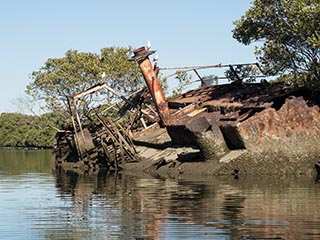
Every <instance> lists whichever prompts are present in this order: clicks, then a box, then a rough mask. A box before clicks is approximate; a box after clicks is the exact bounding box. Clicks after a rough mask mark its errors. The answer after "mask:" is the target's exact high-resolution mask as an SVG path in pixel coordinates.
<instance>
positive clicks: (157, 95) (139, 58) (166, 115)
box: [130, 47, 170, 126]
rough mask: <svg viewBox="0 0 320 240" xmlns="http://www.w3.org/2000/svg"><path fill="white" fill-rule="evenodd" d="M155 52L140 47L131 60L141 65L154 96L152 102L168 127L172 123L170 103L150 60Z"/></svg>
mask: <svg viewBox="0 0 320 240" xmlns="http://www.w3.org/2000/svg"><path fill="white" fill-rule="evenodd" d="M154 52H155V51H149V50H147V49H145V47H140V48H138V49H136V50H134V51H133V53H134V56H133V57H132V58H131V59H130V60H134V61H136V62H137V63H138V64H139V67H140V70H141V72H142V74H143V76H144V79H145V81H146V83H147V86H148V89H149V92H150V94H151V96H152V100H153V102H154V104H155V106H156V109H157V111H158V113H159V116H160V119H161V122H162V124H163V125H164V126H166V125H169V123H170V112H169V107H168V103H167V101H166V98H165V96H164V94H163V91H162V88H161V85H160V83H159V80H158V78H157V74H156V72H155V70H154V69H153V67H152V64H151V62H150V60H149V55H151V54H153V53H154Z"/></svg>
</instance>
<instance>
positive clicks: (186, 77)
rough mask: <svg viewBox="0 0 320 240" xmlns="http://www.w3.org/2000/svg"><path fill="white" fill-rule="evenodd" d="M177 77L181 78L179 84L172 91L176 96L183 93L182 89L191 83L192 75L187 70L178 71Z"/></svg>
mask: <svg viewBox="0 0 320 240" xmlns="http://www.w3.org/2000/svg"><path fill="white" fill-rule="evenodd" d="M175 74H176V76H175V78H176V79H178V80H179V83H178V86H177V87H176V88H175V89H174V90H173V91H172V95H173V96H176V95H179V94H181V93H182V91H183V90H184V89H185V88H186V87H187V86H188V85H189V84H190V83H191V78H192V76H191V75H190V74H188V73H187V72H186V71H180V70H178V71H176V73H175Z"/></svg>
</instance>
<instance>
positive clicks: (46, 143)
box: [0, 113, 61, 147]
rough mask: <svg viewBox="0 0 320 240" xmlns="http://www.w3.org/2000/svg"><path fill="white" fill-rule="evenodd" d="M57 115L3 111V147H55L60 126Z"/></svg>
mask: <svg viewBox="0 0 320 240" xmlns="http://www.w3.org/2000/svg"><path fill="white" fill-rule="evenodd" d="M60 123H61V122H59V120H58V118H57V116H56V115H54V114H53V113H46V114H43V115H41V116H34V115H24V114H20V113H1V115H0V146H1V147H53V144H54V137H55V134H56V130H55V129H54V128H53V127H54V126H59V124H60Z"/></svg>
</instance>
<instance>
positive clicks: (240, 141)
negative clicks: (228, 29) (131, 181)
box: [56, 47, 320, 175]
mask: <svg viewBox="0 0 320 240" xmlns="http://www.w3.org/2000/svg"><path fill="white" fill-rule="evenodd" d="M152 53H154V52H153V51H149V50H146V49H145V48H144V47H142V48H139V49H137V50H135V52H134V56H133V57H132V59H131V60H134V61H137V63H138V64H139V66H140V69H141V71H142V73H143V76H144V78H145V80H146V83H147V86H148V89H149V93H150V94H151V96H152V100H153V102H154V105H155V108H156V111H157V113H158V117H159V121H157V122H155V123H154V124H152V125H149V126H145V129H143V130H140V131H137V132H134V133H133V136H132V137H129V136H128V134H127V133H126V131H124V130H122V129H121V127H120V126H117V124H116V123H114V122H113V121H112V120H111V118H108V117H102V116H101V115H99V114H98V115H97V116H98V124H96V125H94V127H91V128H83V129H82V125H81V123H80V120H79V117H77V115H76V114H75V117H73V118H72V119H73V120H72V122H73V123H74V124H73V125H74V129H76V131H75V134H71V135H70V136H69V137H67V138H66V137H65V135H64V134H63V136H62V137H61V140H62V139H64V141H67V140H66V139H69V140H68V142H69V146H71V147H70V148H68V149H67V148H63V147H60V146H62V145H61V144H60V145H58V148H57V149H56V150H57V161H58V162H60V163H67V162H77V163H79V156H80V160H81V159H82V162H83V163H84V165H88V166H89V168H90V166H94V165H97V164H98V163H99V164H100V165H101V164H102V165H103V164H105V165H107V166H108V167H107V168H109V169H110V167H112V168H116V167H117V166H119V163H121V167H122V168H123V167H124V168H126V169H140V170H145V171H146V170H148V171H157V172H161V171H165V172H167V173H168V172H170V173H176V174H181V173H186V174H188V173H189V174H192V173H195V174H199V173H202V174H214V175H219V174H241V173H248V174H251V173H252V174H264V173H265V174H272V173H278V174H287V173H305V172H306V171H308V172H311V171H312V169H313V166H314V164H315V163H316V162H317V160H318V159H317V158H318V156H319V155H320V146H319V144H318V143H319V140H320V112H319V99H317V98H316V97H315V96H316V95H314V94H311V92H309V91H307V90H305V89H302V88H297V87H289V86H287V85H285V84H283V83H275V84H270V85H269V84H268V82H261V83H244V82H242V80H241V79H238V80H237V81H235V82H233V83H231V84H223V85H215V86H203V87H201V88H198V89H195V90H191V91H188V92H186V93H184V94H182V95H180V96H177V97H175V98H173V99H171V100H170V101H167V100H166V99H165V97H164V94H163V92H162V89H161V86H160V84H159V82H158V79H157V71H158V69H157V67H156V66H152V64H151V62H150V60H149V55H150V54H152ZM204 85H205V84H204ZM90 91H91V90H89V92H90ZM81 94H82V93H81ZM81 94H80V95H81ZM145 96H146V93H145V92H140V94H138V95H137V96H136V97H135V102H136V104H135V107H136V112H138V111H139V110H141V109H140V108H139V106H141V102H142V101H143V100H144V98H145ZM74 97H76V96H73V98H74ZM126 102H127V105H128V104H129V105H130V104H132V101H131V100H126ZM139 104H140V105H139ZM134 116H137V114H134ZM133 120H134V119H132V121H133ZM74 139H75V140H74ZM131 139H132V140H131ZM59 142H60V143H61V141H60V140H59V135H58V144H59ZM133 143H134V144H133ZM62 149H65V150H63V151H64V154H63V151H62ZM70 149H73V153H76V154H71V155H72V156H77V158H71V157H70V156H71V155H70V153H71V152H72V151H70ZM75 150H77V152H74V151H75ZM66 153H68V154H66ZM62 156H64V157H62ZM130 162H132V163H130ZM125 163H128V164H125ZM129 163H130V164H129ZM169 163H170V164H169ZM68 164H69V163H68ZM99 164H98V165H99ZM74 165H75V163H71V166H74Z"/></svg>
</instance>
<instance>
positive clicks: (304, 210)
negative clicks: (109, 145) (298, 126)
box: [57, 174, 320, 239]
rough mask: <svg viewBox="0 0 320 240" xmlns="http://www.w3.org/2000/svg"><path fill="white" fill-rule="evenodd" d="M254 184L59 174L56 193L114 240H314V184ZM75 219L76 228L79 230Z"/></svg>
mask: <svg viewBox="0 0 320 240" xmlns="http://www.w3.org/2000/svg"><path fill="white" fill-rule="evenodd" d="M257 180H258V179H252V178H247V179H242V180H241V179H240V180H234V179H228V180H218V179H202V180H199V179H197V180H183V179H182V180H177V179H157V178H151V177H149V178H146V177H144V178H140V177H139V176H130V175H99V176H95V177H92V176H91V177H89V176H78V175H74V174H60V175H59V176H58V175H57V187H58V189H59V191H60V192H61V198H64V197H65V196H69V195H71V196H72V206H73V207H72V209H73V217H75V218H76V219H78V220H79V217H82V218H83V219H85V221H96V220H97V219H92V217H93V216H95V217H97V218H98V219H99V220H100V221H102V222H105V224H106V225H104V226H109V229H105V230H109V231H112V234H111V235H110V236H112V237H127V238H139V237H143V239H175V238H180V237H181V238H182V237H183V238H187V239H200V238H201V239H206V238H208V239H212V238H213V237H219V238H220V239H239V238H243V239H251V238H266V239H268V238H278V239H282V238H283V239H290V238H291V239H297V237H298V238H299V239H304V238H308V239H309V238H310V236H311V238H313V237H315V238H316V237H318V236H319V234H320V230H319V229H320V222H319V220H320V218H319V216H318V214H317V213H318V207H319V205H318V201H317V198H318V197H319V196H320V195H319V192H318V190H319V189H318V186H316V185H315V184H314V181H313V180H312V179H309V178H307V179H298V180H297V179H272V178H271V179H270V178H266V179H259V181H257ZM83 219H82V220H83ZM78 220H77V221H75V220H74V224H79V223H80V222H79V221H78ZM87 224H89V222H87ZM110 225H112V226H114V228H110ZM76 226H77V225H73V227H76ZM81 227H83V226H82V225H81V224H80V225H79V226H78V227H77V228H78V229H81ZM310 234H311V235H310ZM100 237H101V236H100Z"/></svg>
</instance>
